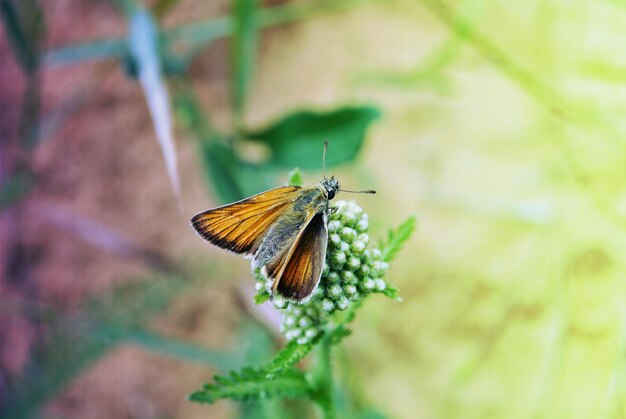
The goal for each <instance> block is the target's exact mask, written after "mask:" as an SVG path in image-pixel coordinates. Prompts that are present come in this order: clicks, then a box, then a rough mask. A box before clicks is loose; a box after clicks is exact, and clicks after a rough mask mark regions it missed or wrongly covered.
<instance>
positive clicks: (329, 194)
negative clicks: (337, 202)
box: [328, 190, 335, 200]
mask: <svg viewBox="0 0 626 419" xmlns="http://www.w3.org/2000/svg"><path fill="white" fill-rule="evenodd" d="M334 197H335V191H333V190H330V191H328V199H329V200H330V199H333V198H334Z"/></svg>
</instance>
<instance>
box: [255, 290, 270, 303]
mask: <svg viewBox="0 0 626 419" xmlns="http://www.w3.org/2000/svg"><path fill="white" fill-rule="evenodd" d="M270 297H271V295H270V293H269V292H267V291H263V292H259V293H258V294H256V295H255V296H254V304H263V303H264V302H266V301H267V300H269V299H270Z"/></svg>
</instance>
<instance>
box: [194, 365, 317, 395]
mask: <svg viewBox="0 0 626 419" xmlns="http://www.w3.org/2000/svg"><path fill="white" fill-rule="evenodd" d="M309 393H310V387H309V384H308V382H307V380H306V378H305V377H304V374H303V373H302V372H301V371H298V370H297V369H295V368H291V369H289V370H287V371H283V373H282V374H281V376H280V377H276V378H274V379H273V380H268V379H267V376H266V373H265V371H264V370H263V369H255V368H244V369H242V370H240V371H231V372H230V373H229V374H228V375H227V376H215V377H214V382H213V383H212V384H205V385H204V387H203V389H202V390H198V391H195V392H193V393H192V394H191V395H189V400H191V401H193V402H197V403H214V402H216V401H217V400H220V399H226V398H228V399H232V400H255V399H266V398H273V397H280V398H296V397H305V396H308V395H309Z"/></svg>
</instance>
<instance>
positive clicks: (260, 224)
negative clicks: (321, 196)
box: [191, 186, 301, 255]
mask: <svg viewBox="0 0 626 419" xmlns="http://www.w3.org/2000/svg"><path fill="white" fill-rule="evenodd" d="M300 189H301V188H300V187H298V186H284V187H280V188H274V189H270V190H269V191H265V192H261V193H260V194H257V195H254V196H251V197H250V198H246V199H244V200H241V201H237V202H235V203H232V204H229V205H224V206H221V207H217V208H213V209H210V210H207V211H204V212H201V213H198V214H196V215H195V216H194V217H193V218H192V219H191V225H192V226H193V228H194V229H195V230H196V232H197V233H198V234H199V235H200V236H202V237H203V238H204V239H205V240H207V241H209V242H211V243H213V244H215V245H216V246H219V247H221V248H224V249H228V250H230V251H232V252H235V253H244V254H248V255H250V254H254V253H255V252H256V250H257V249H258V247H259V245H260V243H261V240H262V239H263V236H264V234H265V233H266V232H267V231H268V230H269V228H270V227H271V226H272V224H274V222H276V220H278V218H280V217H281V216H282V215H284V214H285V212H287V211H288V210H289V209H290V208H291V206H292V205H293V202H294V201H295V200H296V198H297V197H298V191H299V190H300Z"/></svg>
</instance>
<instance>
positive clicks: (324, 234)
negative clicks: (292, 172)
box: [191, 141, 376, 302]
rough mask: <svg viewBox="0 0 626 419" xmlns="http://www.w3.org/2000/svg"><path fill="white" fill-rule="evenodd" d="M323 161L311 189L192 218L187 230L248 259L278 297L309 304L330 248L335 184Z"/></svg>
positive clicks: (265, 195)
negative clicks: (329, 237) (321, 173)
mask: <svg viewBox="0 0 626 419" xmlns="http://www.w3.org/2000/svg"><path fill="white" fill-rule="evenodd" d="M327 148H328V141H325V142H324V153H323V157H322V169H323V173H324V175H323V179H322V181H321V182H320V183H319V185H316V186H311V187H304V188H303V187H300V186H281V187H278V188H274V189H270V190H268V191H265V192H261V193H259V194H257V195H253V196H251V197H249V198H246V199H243V200H241V201H237V202H234V203H232V204H228V205H223V206H221V207H217V208H212V209H209V210H206V211H203V212H200V213H198V214H196V215H194V216H193V217H192V218H191V226H192V227H193V228H194V230H195V231H196V232H197V233H198V234H199V235H200V236H201V237H202V238H204V239H205V240H207V241H208V242H210V243H212V244H214V245H216V246H218V247H221V248H223V249H226V250H230V251H231V252H234V253H239V254H243V255H245V256H246V257H247V258H252V268H253V269H256V268H260V269H261V272H262V273H263V274H264V276H265V277H267V278H268V279H270V280H271V283H272V290H271V295H272V297H273V296H274V295H276V294H280V295H282V296H283V297H284V298H286V299H287V300H290V301H295V302H304V301H306V300H308V299H309V298H310V297H311V295H312V294H313V291H315V289H316V288H317V285H318V284H319V281H320V278H321V276H322V270H323V268H324V259H325V255H326V246H327V243H328V217H329V215H330V213H331V211H333V209H332V208H330V206H329V202H330V200H332V199H333V198H334V197H335V194H336V193H337V192H339V191H342V192H351V193H371V194H373V193H376V191H372V190H365V191H348V190H343V189H340V188H339V181H337V180H336V179H335V177H334V176H332V177H331V178H330V179H327V178H326V175H325V166H326V150H327Z"/></svg>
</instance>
